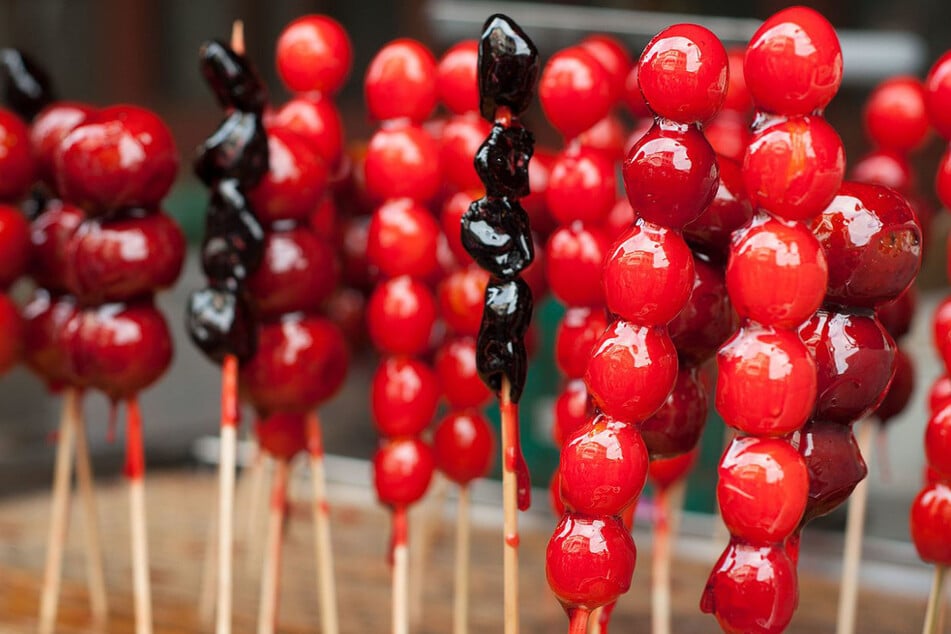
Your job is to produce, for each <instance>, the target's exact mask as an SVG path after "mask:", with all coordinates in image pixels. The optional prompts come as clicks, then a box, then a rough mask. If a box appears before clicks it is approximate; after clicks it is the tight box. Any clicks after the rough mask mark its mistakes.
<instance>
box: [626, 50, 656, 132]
mask: <svg viewBox="0 0 951 634" xmlns="http://www.w3.org/2000/svg"><path fill="white" fill-rule="evenodd" d="M621 99H622V101H623V102H624V105H625V106H627V109H628V110H630V112H631V115H632V116H633V117H634V118H635V119H652V118H653V117H654V113H652V112H651V109H650V108H648V107H647V102H646V101H644V95H643V94H642V93H641V87H640V84H639V82H638V65H637V63H635V64H634V65H633V66H631V70H629V71H628V73H627V77H625V78H624V93H623V94H622V95H621Z"/></svg>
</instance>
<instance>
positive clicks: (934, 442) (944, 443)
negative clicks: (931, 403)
mask: <svg viewBox="0 0 951 634" xmlns="http://www.w3.org/2000/svg"><path fill="white" fill-rule="evenodd" d="M925 458H927V459H928V464H929V465H930V466H931V468H932V469H934V470H935V472H937V473H938V475H940V476H941V477H942V478H945V479H948V480H951V407H947V406H945V407H942V408H941V409H940V410H938V411H937V413H935V414H934V415H933V416H932V417H931V418H930V419H929V420H928V424H927V425H926V426H925Z"/></svg>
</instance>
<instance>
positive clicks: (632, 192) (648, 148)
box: [622, 119, 720, 229]
mask: <svg viewBox="0 0 951 634" xmlns="http://www.w3.org/2000/svg"><path fill="white" fill-rule="evenodd" d="M622 172H623V176H624V187H625V189H626V190H627V197H628V199H629V200H630V201H631V207H633V208H634V212H635V213H636V214H637V215H638V216H639V217H641V218H644V219H645V220H650V221H651V222H655V223H657V224H661V225H665V226H668V227H672V228H674V229H681V228H683V226H684V225H686V224H687V223H688V222H691V221H692V220H695V219H696V218H697V216H699V215H700V213H701V212H702V211H703V210H704V209H705V208H706V207H707V205H709V204H710V202H711V201H712V200H713V197H714V196H715V195H716V193H717V182H718V178H719V173H720V171H719V167H718V165H717V159H716V155H715V154H714V152H713V148H712V147H710V144H709V143H708V142H707V140H706V139H705V138H704V136H703V133H702V132H700V130H699V129H697V128H696V127H695V126H690V125H682V124H676V123H673V122H671V121H666V120H663V119H658V120H657V121H656V122H655V123H654V125H653V127H652V128H651V129H650V130H649V131H648V132H647V134H645V135H644V136H643V137H641V139H640V140H639V141H638V142H637V143H635V144H634V147H632V148H631V151H630V152H628V155H627V158H626V159H624V165H623V166H622ZM648 184H649V185H648Z"/></svg>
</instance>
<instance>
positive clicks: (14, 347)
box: [0, 293, 37, 375]
mask: <svg viewBox="0 0 951 634" xmlns="http://www.w3.org/2000/svg"><path fill="white" fill-rule="evenodd" d="M25 330H26V328H25V325H24V323H23V320H21V319H20V312H19V311H18V310H17V305H16V304H14V303H13V300H11V299H10V298H9V297H8V296H7V295H6V294H4V293H0V333H3V334H2V335H0V375H2V374H4V373H5V372H6V371H7V370H9V369H10V368H12V367H13V365H14V364H15V363H16V362H17V361H19V360H20V355H21V351H22V352H26V353H27V354H29V355H34V354H36V353H37V351H33V350H30V349H29V348H27V347H26V345H25V344H28V343H29V341H28V340H27V341H24V334H25Z"/></svg>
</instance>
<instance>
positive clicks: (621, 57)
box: [578, 33, 634, 102]
mask: <svg viewBox="0 0 951 634" xmlns="http://www.w3.org/2000/svg"><path fill="white" fill-rule="evenodd" d="M578 46H580V47H581V48H583V49H584V50H586V51H588V53H590V54H591V55H592V56H594V58H595V59H596V60H598V63H600V64H601V66H602V67H603V68H604V70H605V71H607V74H608V78H609V81H610V83H611V101H612V102H616V101H617V100H618V99H620V98H621V95H622V94H623V93H624V83H625V81H626V80H627V75H628V72H629V71H630V70H631V66H633V65H634V61H633V60H632V59H631V55H630V54H629V53H628V52H627V47H625V46H624V44H623V43H622V42H621V41H620V40H618V39H617V38H614V37H611V36H610V35H604V34H603V33H595V34H594V35H589V36H587V37H586V38H584V39H583V40H581V42H579V44H578Z"/></svg>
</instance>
